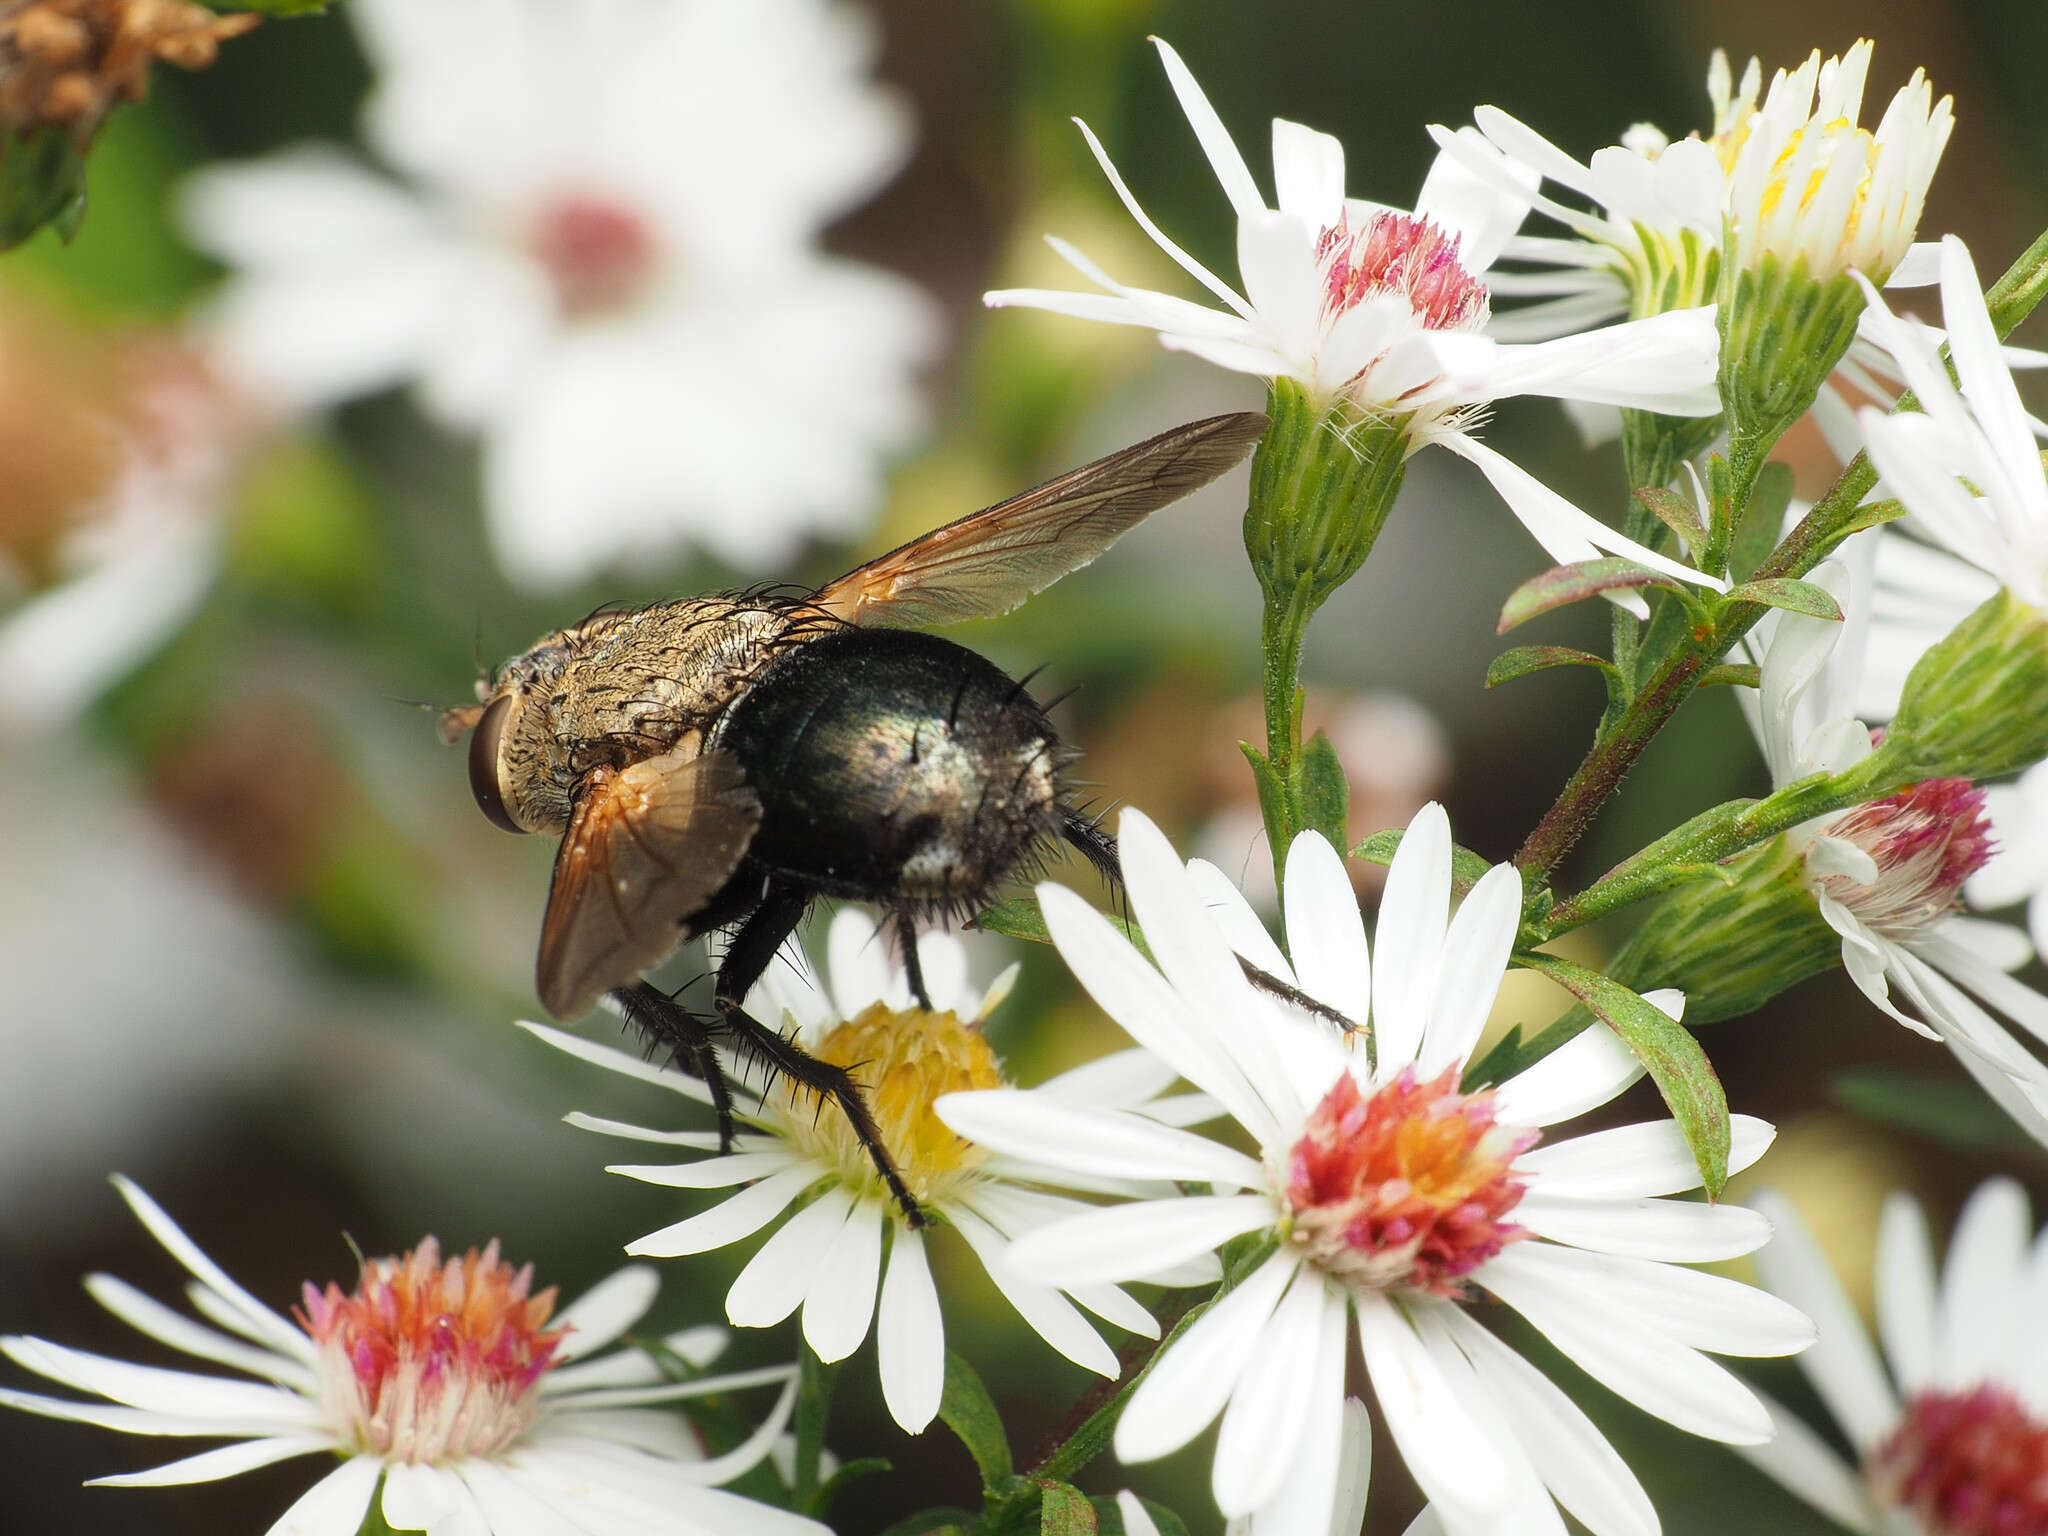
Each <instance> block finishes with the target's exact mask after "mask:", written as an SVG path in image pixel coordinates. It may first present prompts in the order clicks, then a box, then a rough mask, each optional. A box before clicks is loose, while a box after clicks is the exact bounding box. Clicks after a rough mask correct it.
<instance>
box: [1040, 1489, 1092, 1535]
mask: <svg viewBox="0 0 2048 1536" xmlns="http://www.w3.org/2000/svg"><path fill="white" fill-rule="evenodd" d="M1096 1529H1097V1527H1096V1522H1095V1506H1094V1505H1093V1504H1091V1503H1089V1502H1088V1496H1087V1495H1086V1494H1084V1493H1083V1492H1081V1490H1080V1489H1078V1488H1076V1487H1075V1486H1074V1485H1073V1484H1072V1483H1047V1484H1046V1485H1045V1494H1044V1496H1043V1497H1042V1498H1041V1499H1040V1500H1039V1502H1038V1532H1039V1536H1096Z"/></svg>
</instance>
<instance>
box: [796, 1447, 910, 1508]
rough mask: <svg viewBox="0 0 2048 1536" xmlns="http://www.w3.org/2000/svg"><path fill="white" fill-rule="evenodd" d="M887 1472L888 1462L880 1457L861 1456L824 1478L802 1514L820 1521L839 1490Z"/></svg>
mask: <svg viewBox="0 0 2048 1536" xmlns="http://www.w3.org/2000/svg"><path fill="white" fill-rule="evenodd" d="M889 1470H890V1466H889V1462H888V1460H887V1459H886V1458H884V1457H881V1456H863V1457H861V1458H859V1459H858V1460H857V1461H849V1462H847V1463H846V1465H844V1466H843V1467H841V1468H840V1469H839V1470H838V1471H837V1472H834V1473H833V1474H832V1475H831V1476H830V1477H828V1478H826V1479H825V1481H824V1482H823V1484H821V1485H820V1486H819V1488H818V1491H817V1492H816V1493H814V1494H812V1495H811V1502H810V1503H809V1504H808V1505H807V1506H806V1507H805V1509H804V1513H805V1514H808V1515H811V1516H813V1517H814V1518H816V1519H820V1520H822V1519H823V1518H824V1517H825V1514H826V1512H827V1511H828V1510H830V1509H831V1508H832V1500H833V1499H835V1498H836V1497H838V1495H839V1490H840V1489H842V1488H845V1487H848V1486H850V1485H851V1484H854V1483H857V1482H859V1481H860V1480H861V1479H862V1478H864V1477H874V1476H875V1475H877V1474H878V1473H882V1472H887V1471H889Z"/></svg>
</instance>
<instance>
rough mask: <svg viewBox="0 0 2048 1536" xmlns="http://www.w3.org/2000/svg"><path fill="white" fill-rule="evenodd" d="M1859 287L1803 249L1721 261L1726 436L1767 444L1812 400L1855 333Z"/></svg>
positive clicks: (1860, 303)
mask: <svg viewBox="0 0 2048 1536" xmlns="http://www.w3.org/2000/svg"><path fill="white" fill-rule="evenodd" d="M1863 303H1864V300H1863V290H1862V289H1861V288H1859V287H1857V285H1856V280H1855V279H1854V278H1853V277H1851V276H1849V275H1848V274H1847V273H1841V272H1837V273H1834V274H1831V275H1819V274H1816V273H1815V272H1814V271H1813V270H1812V268H1811V267H1809V265H1808V264H1807V259H1806V257H1805V256H1804V255H1803V254H1800V255H1795V256H1791V257H1789V258H1788V257H1784V256H1779V255H1777V254H1776V253H1774V252H1766V253H1764V254H1763V255H1762V256H1761V257H1760V258H1759V259H1758V260H1757V261H1756V262H1755V264H1754V265H1750V266H1739V265H1737V264H1736V263H1734V262H1727V263H1724V264H1723V266H1722V268H1721V299H1720V309H1719V312H1718V314H1717V316H1716V320H1717V323H1718V324H1719V326H1720V330H1721V373H1720V385H1721V403H1722V405H1723V407H1724V408H1725V409H1726V411H1727V415H1728V433H1729V437H1730V439H1731V440H1732V441H1734V442H1736V443H1741V442H1744V441H1747V442H1750V443H1753V444H1757V445H1759V448H1760V450H1762V451H1767V450H1768V449H1769V447H1770V445H1771V444H1772V443H1774V442H1776V441H1777V440H1778V439H1779V438H1780V437H1782V436H1783V435H1784V434H1785V433H1786V432H1787V431H1789V430H1790V429H1791V427H1792V425H1793V424H1794V423H1795V422H1797V421H1798V420H1799V418H1800V417H1802V416H1804V415H1805V414H1806V412H1807V410H1808V408H1809V407H1811V406H1812V404H1813V402H1814V398H1815V396H1817V395H1818V394H1819V393H1820V387H1821V385H1822V384H1824V383H1826V382H1827V378H1828V375H1829V374H1831V373H1833V372H1834V371H1835V365H1836V364H1837V363H1839V362H1840V361H1841V360H1842V354H1843V353H1845V352H1847V351H1848V350H1849V343H1850V342H1852V341H1854V340H1855V339H1856V321H1857V319H1858V317H1859V316H1861V315H1862V313H1863Z"/></svg>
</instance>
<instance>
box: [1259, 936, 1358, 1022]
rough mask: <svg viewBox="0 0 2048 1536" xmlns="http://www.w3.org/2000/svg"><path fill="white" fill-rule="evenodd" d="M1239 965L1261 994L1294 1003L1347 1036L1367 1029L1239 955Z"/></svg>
mask: <svg viewBox="0 0 2048 1536" xmlns="http://www.w3.org/2000/svg"><path fill="white" fill-rule="evenodd" d="M1237 964H1238V969H1240V970H1242V971H1243V972H1244V979H1245V980H1246V981H1248V982H1250V983H1251V984H1252V985H1253V986H1255V987H1257V988H1258V989H1259V990H1260V991H1261V992H1265V993H1268V994H1270V995H1271V996H1273V997H1277V998H1279V999H1280V1000H1281V1001H1282V1002H1285V1003H1292V1004H1294V1006H1295V1007H1297V1008H1301V1009H1304V1010H1306V1011H1307V1012H1309V1013H1312V1014H1314V1015H1315V1016H1316V1017H1317V1018H1319V1019H1324V1020H1327V1021H1328V1022H1329V1023H1332V1024H1334V1025H1336V1026H1337V1027H1338V1028H1339V1029H1341V1030H1343V1031H1344V1033H1345V1034H1347V1035H1355V1034H1357V1033H1358V1032H1359V1031H1360V1030H1362V1029H1364V1028H1365V1027H1366V1026H1365V1025H1363V1024H1361V1023H1359V1022H1358V1021H1357V1020H1356V1019H1353V1018H1349V1017H1347V1016H1346V1015H1344V1014H1342V1013H1339V1012H1338V1011H1337V1010H1336V1009H1335V1008H1332V1007H1331V1006H1330V1005H1329V1004H1328V1003H1325V1002H1320V1001H1318V1000H1317V999H1315V998H1313V997H1310V996H1309V995H1308V994H1307V993H1306V992H1304V991H1302V990H1301V988H1299V987H1297V986H1295V985H1293V984H1292V983H1290V982H1285V981H1282V980H1281V979H1280V978H1279V977H1278V976H1275V975H1274V974H1273V973H1272V972H1271V971H1265V970H1261V969H1259V967H1258V966H1256V965H1253V964H1252V963H1251V961H1249V960H1247V959H1245V957H1244V956H1243V955H1239V956H1238V957H1237Z"/></svg>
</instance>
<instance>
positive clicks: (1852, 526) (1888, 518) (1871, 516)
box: [1828, 499, 1906, 549]
mask: <svg viewBox="0 0 2048 1536" xmlns="http://www.w3.org/2000/svg"><path fill="white" fill-rule="evenodd" d="M1905 515H1906V504H1905V503H1904V502H1903V501H1893V500H1889V499H1887V500H1884V501H1873V502H1869V503H1867V504H1865V505H1863V506H1860V507H1858V508H1857V509H1856V510H1855V511H1854V512H1853V513H1851V514H1850V515H1849V516H1848V517H1847V518H1845V519H1844V520H1843V521H1842V524H1841V526H1840V528H1838V529H1837V530H1836V532H1835V534H1834V537H1833V538H1831V539H1830V540H1829V541H1828V547H1829V548H1831V549H1832V548H1834V547H1835V546H1837V545H1839V544H1840V543H1841V542H1842V540H1844V539H1846V538H1848V537H1849V535H1850V534H1852V533H1862V532H1863V531H1864V530H1865V529H1867V528H1881V527H1883V526H1884V525H1885V524H1886V523H1895V522H1897V521H1898V520H1899V519H1900V518H1902V517H1904V516H1905Z"/></svg>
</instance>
